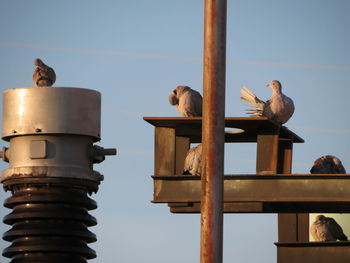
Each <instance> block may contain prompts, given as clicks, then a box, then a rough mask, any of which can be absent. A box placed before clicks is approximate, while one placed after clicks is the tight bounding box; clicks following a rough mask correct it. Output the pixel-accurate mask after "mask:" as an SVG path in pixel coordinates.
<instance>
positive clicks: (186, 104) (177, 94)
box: [169, 86, 202, 117]
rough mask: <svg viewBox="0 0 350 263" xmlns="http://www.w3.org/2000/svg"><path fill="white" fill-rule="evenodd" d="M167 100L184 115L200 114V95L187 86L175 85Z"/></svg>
mask: <svg viewBox="0 0 350 263" xmlns="http://www.w3.org/2000/svg"><path fill="white" fill-rule="evenodd" d="M169 102H170V104H171V105H175V106H176V108H177V110H178V112H179V113H180V114H181V115H182V116H184V117H200V116H202V95H201V94H200V93H199V92H198V91H195V90H193V89H191V88H190V87H188V86H177V87H176V89H174V90H173V91H172V92H171V93H170V95H169Z"/></svg>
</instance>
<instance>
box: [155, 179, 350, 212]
mask: <svg viewBox="0 0 350 263" xmlns="http://www.w3.org/2000/svg"><path fill="white" fill-rule="evenodd" d="M153 179H154V199H153V202H155V203H182V202H183V203H199V202H200V196H201V182H200V178H199V177H195V176H183V175H178V176H176V175H171V176H154V177H153ZM224 202H238V203H244V202H250V203H251V202H253V203H256V202H257V203H265V205H266V206H265V207H264V209H265V210H266V211H267V212H269V211H270V212H278V211H281V212H284V213H286V212H299V211H300V212H304V213H305V212H306V211H308V210H310V212H325V211H327V212H328V211H329V212H330V211H332V212H340V211H342V212H348V211H349V202H350V175H328V174H327V175H324V174H323V175H322V174H319V175H315V174H312V175H310V174H303V175H302V174H290V175H280V174H276V175H225V181H224ZM286 203H287V204H288V205H287V206H286V207H285V208H283V204H284V205H286ZM268 204H269V205H268ZM293 204H294V205H293Z"/></svg>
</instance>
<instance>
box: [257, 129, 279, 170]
mask: <svg viewBox="0 0 350 263" xmlns="http://www.w3.org/2000/svg"><path fill="white" fill-rule="evenodd" d="M271 133H272V134H269V133H268V134H259V135H258V143H257V151H256V173H257V174H274V173H277V162H278V131H272V132H271Z"/></svg>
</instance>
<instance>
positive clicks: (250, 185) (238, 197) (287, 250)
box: [144, 117, 350, 263]
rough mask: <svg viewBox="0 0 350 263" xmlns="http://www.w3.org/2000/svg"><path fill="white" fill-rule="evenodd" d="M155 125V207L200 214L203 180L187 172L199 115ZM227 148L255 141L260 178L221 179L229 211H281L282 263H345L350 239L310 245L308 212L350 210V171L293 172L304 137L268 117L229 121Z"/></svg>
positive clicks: (199, 124)
mask: <svg viewBox="0 0 350 263" xmlns="http://www.w3.org/2000/svg"><path fill="white" fill-rule="evenodd" d="M144 120H145V121H147V122H148V123H150V124H152V125H153V126H154V127H155V149H154V150H155V152H154V176H152V178H153V182H154V193H153V200H152V202H153V203H167V204H168V206H169V208H170V211H171V212H172V213H200V199H201V178H200V177H199V176H188V175H182V171H183V167H184V159H185V156H186V153H187V151H188V149H189V148H190V144H191V143H200V142H201V132H202V118H200V117H192V118H183V117H180V118H174V117H172V118H169V117H166V118H165V117H145V118H144ZM223 135H224V136H225V143H256V145H257V148H256V174H250V175H249V174H242V175H241V174H234V175H225V176H224V206H223V207H224V209H223V211H224V213H278V243H276V245H277V254H278V256H277V262H278V263H297V262H298V263H299V262H308V263H313V262H315V263H316V262H317V263H326V262H327V263H328V262H337V263H343V262H344V263H345V262H348V261H349V258H350V242H322V243H320V242H308V241H309V215H308V213H318V212H320V213H350V174H345V175H339V174H292V155H293V144H294V143H303V142H304V140H303V139H302V138H301V137H299V136H298V135H296V134H295V133H293V132H292V131H290V130H289V129H288V128H287V127H284V126H279V125H278V124H277V123H275V122H273V121H271V120H269V119H267V118H241V117H239V118H237V117H227V118H225V134H223Z"/></svg>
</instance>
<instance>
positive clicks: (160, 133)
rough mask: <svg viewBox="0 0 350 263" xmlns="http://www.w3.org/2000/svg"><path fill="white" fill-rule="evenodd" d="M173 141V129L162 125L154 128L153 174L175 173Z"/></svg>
mask: <svg viewBox="0 0 350 263" xmlns="http://www.w3.org/2000/svg"><path fill="white" fill-rule="evenodd" d="M175 142H176V138H175V131H174V129H170V128H162V127H157V128H156V129H155V145H154V174H156V175H171V174H174V173H175V164H176V161H175V154H176V153H175V147H176V144H175Z"/></svg>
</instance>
